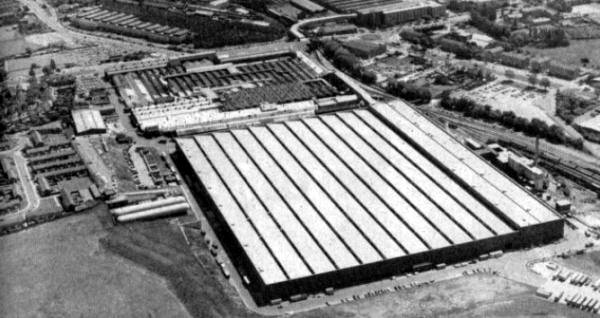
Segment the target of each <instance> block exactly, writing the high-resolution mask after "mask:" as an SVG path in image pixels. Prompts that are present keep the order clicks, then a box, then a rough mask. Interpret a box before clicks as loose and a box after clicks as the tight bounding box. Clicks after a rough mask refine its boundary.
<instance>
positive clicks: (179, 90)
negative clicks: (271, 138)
mask: <svg viewBox="0 0 600 318" xmlns="http://www.w3.org/2000/svg"><path fill="white" fill-rule="evenodd" d="M384 48H385V47H383V49H384ZM377 49H379V51H377ZM381 49H382V48H381V47H379V46H378V45H375V47H374V48H373V50H374V52H375V53H377V52H380V51H381ZM367 54H372V53H371V50H370V51H368V52H367ZM129 64H130V65H129ZM106 74H107V76H108V77H110V78H111V79H112V82H113V84H114V85H115V87H116V89H117V91H118V92H119V94H120V96H121V98H122V99H123V100H124V101H125V103H126V105H129V108H130V110H131V116H132V120H133V122H134V124H135V125H137V126H138V128H139V129H140V130H141V131H142V132H144V133H146V134H171V135H178V136H183V135H189V134H196V133H202V132H207V131H215V130H221V129H228V128H236V127H244V126H247V125H250V124H255V123H264V122H272V121H281V120H285V119H290V118H300V117H304V116H309V115H314V114H315V113H323V112H328V111H333V110H340V109H344V108H346V109H347V108H352V107H356V106H358V105H359V104H360V103H361V101H362V100H361V99H360V98H359V96H358V94H357V93H356V91H355V89H353V88H352V86H351V85H349V84H348V80H346V79H344V78H343V77H340V76H339V73H330V72H326V71H325V70H324V69H322V68H321V67H320V66H318V65H317V64H316V63H314V62H313V61H312V60H311V59H310V58H309V57H307V56H306V55H305V54H304V53H302V52H299V51H291V50H279V51H274V52H265V53H258V54H249V55H240V56H237V57H230V56H228V55H225V54H223V55H216V54H215V53H210V52H209V53H202V54H192V55H189V56H182V57H178V58H174V59H170V60H167V61H163V60H159V61H156V62H155V63H137V62H136V63H128V64H124V65H122V66H119V67H115V68H111V69H109V70H107V71H106Z"/></svg>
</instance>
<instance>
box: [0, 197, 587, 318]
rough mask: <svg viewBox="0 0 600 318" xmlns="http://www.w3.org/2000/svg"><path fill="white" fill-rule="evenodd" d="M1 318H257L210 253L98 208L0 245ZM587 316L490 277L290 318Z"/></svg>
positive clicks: (172, 229) (155, 225)
mask: <svg viewBox="0 0 600 318" xmlns="http://www.w3.org/2000/svg"><path fill="white" fill-rule="evenodd" d="M0 253H1V254H0V286H2V288H1V289H0V317H202V318H211V317H251V318H252V317H260V316H258V315H257V314H255V313H253V312H251V311H249V310H248V309H246V308H245V307H244V306H243V304H242V303H241V301H240V299H239V297H238V296H237V293H236V292H235V290H234V289H233V287H232V286H230V285H229V283H228V282H227V281H225V280H224V278H223V277H222V275H220V273H219V270H218V268H217V266H216V263H215V262H214V260H212V258H211V256H210V254H209V253H208V251H205V253H200V254H201V256H200V258H199V261H198V260H196V259H195V258H194V257H193V256H192V254H191V253H190V250H189V248H188V245H187V244H186V242H185V240H184V239H183V236H182V235H181V233H180V231H179V229H178V228H177V227H176V226H175V225H172V224H170V223H168V222H167V221H165V220H158V221H152V222H141V223H135V224H131V225H125V226H123V225H120V226H113V225H112V223H111V222H110V221H109V219H108V217H107V214H106V210H105V208H99V209H97V210H96V211H92V212H88V213H84V214H80V215H74V216H72V217H68V218H65V219H61V220H58V221H55V222H51V223H47V224H43V225H40V226H37V227H35V228H32V229H29V230H25V231H22V232H19V233H16V234H11V235H7V236H3V237H0ZM517 316H519V317H531V316H552V317H574V316H577V317H592V315H591V314H587V316H586V313H583V312H581V311H579V310H574V309H571V308H569V307H566V306H561V305H556V304H554V303H549V302H546V301H543V300H541V299H539V298H536V297H535V296H534V290H533V289H532V288H530V287H528V286H525V285H521V284H519V283H515V282H512V281H509V280H506V279H503V278H500V277H496V276H472V277H464V278H460V279H456V280H452V281H447V282H441V283H437V284H433V285H430V286H427V287H422V288H415V289H410V290H405V291H402V292H398V293H391V294H387V295H385V296H381V297H375V298H371V299H368V300H362V301H358V302H354V303H349V304H341V305H337V306H333V307H327V308H323V309H318V310H314V311H310V312H305V313H300V314H296V315H292V317H299V318H317V317H318V318H328V317H331V318H333V317H367V318H371V317H373V318H375V317H377V318H379V317H409V318H411V317H517Z"/></svg>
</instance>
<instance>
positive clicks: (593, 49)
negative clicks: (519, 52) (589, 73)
mask: <svg viewBox="0 0 600 318" xmlns="http://www.w3.org/2000/svg"><path fill="white" fill-rule="evenodd" d="M570 43H571V44H570V45H569V46H567V47H556V48H551V49H539V48H531V47H528V48H527V51H530V52H532V53H536V54H540V55H543V56H547V57H549V58H550V59H552V60H553V61H557V62H561V63H565V64H568V65H574V66H583V64H581V59H582V58H584V57H585V58H588V59H589V60H590V64H589V65H588V66H592V67H593V66H600V39H594V40H571V41H570Z"/></svg>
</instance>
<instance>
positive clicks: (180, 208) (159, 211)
mask: <svg viewBox="0 0 600 318" xmlns="http://www.w3.org/2000/svg"><path fill="white" fill-rule="evenodd" d="M189 207H190V206H189V204H187V203H177V204H172V205H168V206H161V207H158V208H154V209H149V210H145V211H140V212H134V213H129V214H125V215H119V216H118V217H117V221H119V222H130V221H136V220H141V219H147V218H155V217H160V216H168V215H174V214H178V213H183V212H186V211H187V210H188V209H189Z"/></svg>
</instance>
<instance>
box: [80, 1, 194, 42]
mask: <svg viewBox="0 0 600 318" xmlns="http://www.w3.org/2000/svg"><path fill="white" fill-rule="evenodd" d="M71 23H73V24H74V25H75V26H77V27H79V28H82V29H86V30H93V31H96V30H105V31H110V32H114V33H119V34H123V35H126V36H133V37H141V38H146V39H148V40H152V41H156V42H163V43H183V42H185V41H187V40H189V39H190V37H191V33H190V32H189V31H188V30H185V29H180V28H177V27H170V26H165V25H160V24H156V23H151V22H145V21H142V20H140V19H139V18H137V17H136V16H134V15H131V14H125V13H119V12H115V11H109V10H104V9H101V8H98V7H94V8H85V9H83V10H82V11H81V12H79V13H78V14H76V15H75V16H73V17H72V18H71Z"/></svg>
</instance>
